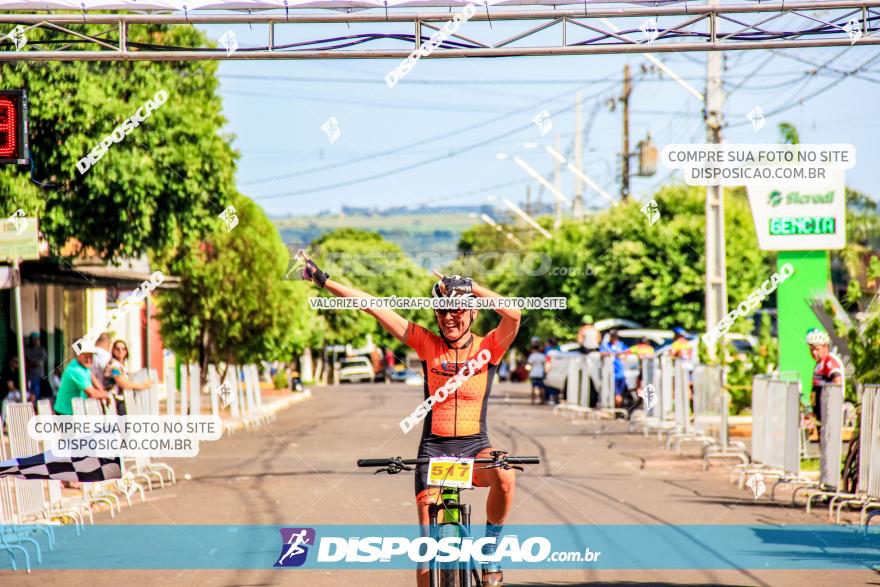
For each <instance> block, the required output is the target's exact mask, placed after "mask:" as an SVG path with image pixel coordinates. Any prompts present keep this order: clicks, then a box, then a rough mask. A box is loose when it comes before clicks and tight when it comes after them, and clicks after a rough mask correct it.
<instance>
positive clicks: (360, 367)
mask: <svg viewBox="0 0 880 587" xmlns="http://www.w3.org/2000/svg"><path fill="white" fill-rule="evenodd" d="M373 378H374V372H373V365H372V363H371V362H370V360H369V359H368V358H366V357H347V358H345V359H342V362H341V363H340V368H339V381H340V383H345V382H346V381H351V382H352V383H354V382H357V381H373Z"/></svg>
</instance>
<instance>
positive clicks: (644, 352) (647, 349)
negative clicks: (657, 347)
mask: <svg viewBox="0 0 880 587" xmlns="http://www.w3.org/2000/svg"><path fill="white" fill-rule="evenodd" d="M629 352H631V353H632V354H634V355H635V356H637V357H638V358H640V359H643V358H648V357H652V356H654V347H652V346H651V343H649V342H648V339H647V338H642V339H640V340H639V342H637V343H636V344H634V345H633V346H632V347H630V349H629Z"/></svg>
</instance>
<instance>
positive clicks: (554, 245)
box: [468, 185, 773, 344]
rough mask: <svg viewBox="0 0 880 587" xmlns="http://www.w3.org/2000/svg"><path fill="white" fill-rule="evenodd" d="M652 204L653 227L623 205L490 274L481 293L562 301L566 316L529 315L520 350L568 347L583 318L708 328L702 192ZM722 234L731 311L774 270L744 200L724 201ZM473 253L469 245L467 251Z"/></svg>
mask: <svg viewBox="0 0 880 587" xmlns="http://www.w3.org/2000/svg"><path fill="white" fill-rule="evenodd" d="M653 198H654V200H656V202H657V205H658V209H659V211H660V218H659V220H658V221H657V222H656V223H655V224H651V223H650V222H649V221H648V219H647V218H646V216H645V215H644V214H643V213H642V212H641V211H640V208H641V207H642V206H643V204H641V203H638V202H634V201H632V202H628V203H623V204H621V205H620V206H617V207H615V208H611V209H609V210H605V211H602V212H599V213H597V214H595V215H593V216H590V217H588V218H587V219H586V220H584V221H582V222H578V221H567V222H564V223H563V225H562V226H561V227H560V228H559V229H558V230H557V231H555V232H554V233H553V238H552V239H544V238H540V239H536V240H534V241H533V242H532V243H531V244H530V245H529V246H528V247H527V248H526V249H525V250H524V251H523V253H522V255H521V257H520V258H519V259H520V260H519V262H518V264H515V260H513V259H510V260H508V261H507V263H508V264H502V265H499V266H498V267H497V268H496V270H495V271H492V272H491V273H489V274H488V285H489V286H490V287H492V288H493V289H496V291H498V293H500V294H503V295H509V296H513V295H519V296H537V297H557V296H564V297H565V298H566V299H567V305H568V309H567V310H563V311H547V310H543V311H535V310H533V311H528V312H526V313H525V315H524V319H523V328H522V329H521V332H520V340H519V342H520V343H521V344H523V341H524V340H527V337H528V336H532V335H539V336H545V337H546V336H556V337H560V338H562V339H563V340H574V338H575V335H576V332H577V329H578V328H579V327H580V325H581V318H582V317H583V315H585V314H591V315H592V316H593V317H594V318H596V319H600V318H608V317H620V318H628V319H630V320H635V321H637V322H640V323H642V324H644V325H645V326H650V327H655V328H671V327H673V326H682V327H684V328H687V329H689V330H696V331H699V330H702V329H703V328H704V327H705V318H704V314H703V308H704V291H705V283H704V281H705V277H704V271H705V261H704V257H703V255H704V251H705V189H704V188H696V187H688V186H685V185H671V186H667V187H664V188H661V189H660V190H659V191H658V192H657V193H656V194H655V195H654V197H653ZM725 225H726V247H727V274H728V276H729V279H728V284H727V293H728V300H729V304H736V303H738V302H739V301H741V300H743V299H745V298H746V297H747V296H748V294H749V293H750V292H751V291H752V290H753V289H754V288H755V287H756V286H758V285H759V284H760V283H761V282H762V281H763V280H765V279H767V277H768V276H769V275H770V274H771V273H772V271H773V269H772V267H771V266H770V265H769V263H768V257H767V255H766V254H765V253H763V252H762V251H760V250H758V246H757V239H756V236H755V232H754V226H753V224H752V219H751V215H750V213H749V207H748V201H747V200H746V198H745V196H744V193H743V191H742V190H728V191H727V195H726V198H725ZM488 236H491V238H492V240H491V241H490V242H489V244H487V245H486V246H494V244H495V239H496V238H497V237H494V236H493V235H488ZM470 239H471V240H473V235H472V236H471V237H470ZM480 247H481V245H480V244H479V243H473V242H469V243H468V248H469V250H479V249H480ZM529 253H532V254H531V255H530V254H529ZM746 326H747V325H746V324H744V323H743V324H741V325H739V328H740V329H742V328H745V327H746Z"/></svg>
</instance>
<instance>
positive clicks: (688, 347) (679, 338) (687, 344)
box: [669, 326, 694, 368]
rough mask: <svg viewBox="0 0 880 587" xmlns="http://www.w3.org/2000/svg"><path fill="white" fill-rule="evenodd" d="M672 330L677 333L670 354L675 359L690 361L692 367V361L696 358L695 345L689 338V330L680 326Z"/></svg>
mask: <svg viewBox="0 0 880 587" xmlns="http://www.w3.org/2000/svg"><path fill="white" fill-rule="evenodd" d="M672 332H673V334H675V340H673V341H672V346H671V347H670V351H669V355H670V356H671V357H672V358H673V359H682V360H683V361H685V362H687V363H688V365H689V367H690V368H692V365H691V363H692V362H693V359H694V345H693V344H692V343H691V341H689V340H688V339H687V331H686V330H685V329H684V328H681V327H680V326H676V327H675V328H673V329H672Z"/></svg>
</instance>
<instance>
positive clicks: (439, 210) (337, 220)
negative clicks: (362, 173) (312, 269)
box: [272, 206, 509, 269]
mask: <svg viewBox="0 0 880 587" xmlns="http://www.w3.org/2000/svg"><path fill="white" fill-rule="evenodd" d="M480 214H488V215H489V216H491V217H492V218H494V219H496V220H497V221H499V222H507V221H509V218H508V217H506V216H504V215H502V214H501V213H500V211H499V210H497V209H495V208H492V207H491V206H441V207H431V208H429V207H425V206H423V207H421V208H405V207H402V206H401V207H396V208H387V209H385V210H376V209H368V208H350V207H343V208H342V213H341V214H330V213H329V212H322V213H321V214H318V215H316V216H288V217H274V218H272V221H273V222H274V223H275V226H277V227H278V231H279V232H280V233H281V238H282V239H283V240H284V242H285V243H287V245H288V248H289V249H291V250H295V249H299V248H302V247H303V246H304V245H306V244H308V243H310V242H311V241H313V240H314V239H315V238H317V237H318V236H320V235H321V234H323V233H325V232H329V231H331V230H334V229H338V228H359V229H362V230H372V231H375V232H378V233H379V234H381V235H382V237H383V238H385V239H387V240H389V241H391V242H393V243H396V244H397V245H398V246H399V247H400V248H401V249H403V251H404V252H406V253H407V254H409V255H411V256H412V257H413V258H415V259H416V261H417V262H419V263H420V264H421V265H422V266H423V267H425V268H426V269H429V268H430V266H431V265H435V263H432V262H431V261H432V260H434V261H436V259H437V258H438V257H439V258H440V260H442V261H443V262H448V261H451V260H452V259H454V258H455V257H456V256H457V246H458V239H459V235H460V234H461V232H462V231H464V230H465V229H467V228H470V227H471V226H473V225H474V224H479V223H481V222H482V220H480ZM427 253H430V254H431V256H430V257H428V256H427Z"/></svg>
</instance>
